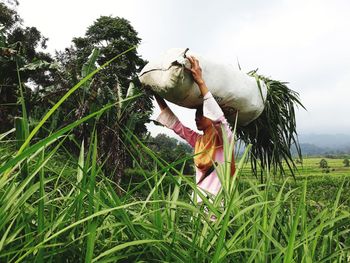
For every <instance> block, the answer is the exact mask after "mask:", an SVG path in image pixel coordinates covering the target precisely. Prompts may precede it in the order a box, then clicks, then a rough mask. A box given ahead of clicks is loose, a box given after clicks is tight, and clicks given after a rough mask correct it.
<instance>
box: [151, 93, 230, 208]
mask: <svg viewBox="0 0 350 263" xmlns="http://www.w3.org/2000/svg"><path fill="white" fill-rule="evenodd" d="M203 99H204V102H203V115H204V116H205V117H207V118H209V119H211V120H212V121H213V122H214V125H219V126H221V125H220V124H222V125H223V127H224V130H225V131H226V134H227V137H228V139H229V141H230V140H231V138H232V131H231V129H230V127H229V125H228V122H227V120H226V118H225V116H224V113H223V112H222V110H221V108H220V106H219V105H218V104H217V102H216V100H215V99H214V97H213V95H212V94H211V93H210V92H208V93H207V94H206V95H205V96H204V97H203ZM157 121H158V122H160V123H161V124H163V125H164V126H166V127H168V128H170V129H172V130H173V131H174V132H175V133H176V134H178V135H179V136H180V137H182V138H183V139H185V140H186V141H187V142H188V143H189V144H190V145H191V146H192V147H193V148H194V147H195V144H196V141H197V140H198V139H199V138H200V137H201V136H203V135H202V134H199V133H198V132H196V131H193V130H191V129H190V128H188V127H186V126H184V125H183V124H182V123H181V122H180V121H179V119H178V118H177V117H176V116H175V114H174V113H173V112H172V111H171V110H170V108H169V107H167V108H165V109H163V110H162V112H161V113H160V115H159V116H158V118H157ZM213 161H215V162H217V163H223V162H224V161H225V156H224V149H223V146H221V147H219V148H217V149H216V151H215V158H214V160H213ZM203 175H204V173H203V172H202V171H201V170H200V169H198V168H197V167H196V182H197V184H198V182H199V180H200V179H201V178H202V176H203ZM198 186H199V187H200V188H201V189H202V190H204V191H207V192H209V193H211V194H213V195H216V194H217V193H218V192H219V190H220V188H221V183H220V180H219V177H218V176H217V173H216V170H215V169H214V171H213V172H212V173H211V174H210V175H208V176H207V177H206V178H205V179H204V180H203V181H202V182H200V183H199V184H198ZM202 192H203V191H202ZM203 193H204V194H205V192H203ZM197 200H198V202H200V201H201V198H200V197H199V196H198V197H197Z"/></svg>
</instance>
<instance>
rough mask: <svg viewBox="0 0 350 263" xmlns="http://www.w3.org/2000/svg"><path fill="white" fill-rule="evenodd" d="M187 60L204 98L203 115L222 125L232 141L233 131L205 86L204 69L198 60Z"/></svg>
mask: <svg viewBox="0 0 350 263" xmlns="http://www.w3.org/2000/svg"><path fill="white" fill-rule="evenodd" d="M187 59H188V60H189V61H190V63H191V69H189V70H190V71H191V73H192V76H193V80H194V81H195V82H196V83H197V85H198V88H199V90H200V92H201V94H202V96H203V101H204V102H203V115H204V116H205V117H207V118H208V119H211V120H212V121H213V122H214V123H222V124H223V126H224V129H225V131H226V134H227V136H228V138H229V140H231V138H232V131H231V129H230V127H229V125H228V122H227V120H226V118H225V115H224V113H223V112H222V110H221V108H220V106H219V104H218V103H217V102H216V100H215V98H214V97H213V95H212V94H211V92H209V90H208V87H207V85H206V84H205V81H204V79H203V76H202V68H201V67H200V65H199V61H198V59H197V58H195V57H194V56H188V57H187Z"/></svg>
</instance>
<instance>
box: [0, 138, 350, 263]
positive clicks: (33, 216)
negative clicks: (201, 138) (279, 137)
mask: <svg viewBox="0 0 350 263" xmlns="http://www.w3.org/2000/svg"><path fill="white" fill-rule="evenodd" d="M129 135H130V136H129V137H128V138H129V140H130V141H129V143H130V144H129V145H130V148H133V149H134V150H137V151H138V153H139V154H140V155H148V154H152V151H149V149H148V148H147V147H146V146H145V145H143V144H142V143H141V142H140V141H137V138H135V136H134V135H132V134H129ZM92 137H93V138H95V139H94V140H96V137H95V136H92ZM62 139H64V138H62V137H61V138H59V137H57V138H56V139H55V141H56V143H57V142H58V141H61V140H62ZM132 141H133V142H132ZM61 142H62V141H61ZM82 145H84V144H82ZM96 145H97V143H96V142H92V143H91V144H88V151H87V154H86V156H85V157H82V156H83V155H81V157H79V158H76V157H75V156H74V155H71V154H70V153H69V152H65V153H64V156H62V157H60V155H61V154H59V153H58V151H59V149H60V148H62V143H59V144H57V146H56V147H52V148H51V149H46V150H45V155H43V154H40V153H42V148H40V149H37V151H36V152H34V154H33V156H35V155H36V156H37V157H36V158H29V159H30V165H29V176H28V178H27V179H26V180H24V181H22V180H19V178H20V176H19V175H20V172H19V171H17V170H12V171H11V176H9V177H7V179H6V180H4V177H3V173H0V178H1V180H0V200H1V202H0V236H1V240H0V260H1V261H5V262H17V261H18V262H20V261H29V262H31V261H39V262H40V261H43V262H56V261H58V260H60V259H62V258H65V260H66V261H68V262H81V261H83V260H85V261H89V262H99V261H108V262H111V261H112V262H115V261H121V262H124V261H127V262H138V261H144V262H150V261H167V262H188V261H189V259H190V260H192V261H193V262H249V261H254V260H256V261H258V262H291V261H294V262H302V261H303V258H308V261H309V262H319V261H322V260H324V259H327V260H328V259H329V260H331V261H332V262H333V261H338V262H342V261H344V259H346V258H347V257H348V256H349V251H348V247H349V246H350V243H349V239H348V238H347V237H348V235H349V225H350V221H349V218H350V217H349V216H350V214H349V207H346V206H344V205H345V204H344V202H343V200H344V199H342V198H343V194H344V192H346V191H345V189H348V187H349V185H348V183H345V182H344V181H339V182H338V183H335V184H334V189H333V188H332V190H331V191H332V195H331V196H329V197H327V198H328V205H327V206H322V205H319V204H317V203H316V204H315V202H314V201H313V200H312V199H309V196H308V193H309V191H310V190H312V189H313V185H314V184H316V182H313V183H309V180H304V181H303V182H301V183H300V185H302V187H299V185H297V186H296V187H291V186H292V185H293V183H292V182H291V180H287V181H282V182H281V183H274V182H273V181H272V180H271V178H269V179H268V180H267V182H266V183H265V184H259V183H257V181H256V180H249V179H244V178H242V177H241V175H240V171H241V169H242V168H243V166H244V163H245V160H244V159H245V157H246V156H247V152H246V153H245V155H244V156H243V158H242V160H241V162H240V163H239V164H238V169H237V173H236V175H235V177H233V178H232V177H231V180H230V181H224V182H223V191H222V192H221V193H219V195H218V196H217V197H216V198H215V199H210V198H206V197H204V196H202V198H203V200H204V204H205V205H199V204H196V203H193V202H192V201H191V197H190V196H191V192H192V191H195V192H196V193H197V194H200V192H198V190H197V188H196V186H195V184H194V183H193V181H192V180H190V179H189V178H188V177H186V176H184V175H183V174H182V173H181V172H179V171H176V170H174V169H173V164H168V165H166V164H163V162H162V161H161V160H159V159H158V158H157V157H156V156H154V155H153V156H151V158H152V160H153V161H154V163H157V165H156V166H157V169H155V172H152V173H150V174H149V175H148V178H147V180H144V181H141V182H140V183H139V184H138V185H134V186H130V187H129V189H128V191H127V192H125V194H124V195H123V196H117V195H116V194H115V192H114V190H113V188H114V184H113V182H111V181H110V180H109V179H108V178H107V177H106V176H105V175H104V174H103V172H102V169H101V167H100V166H99V165H98V162H97V160H98V152H97V148H96ZM137 145H138V146H139V148H137ZM30 147H34V145H32V146H30ZM82 147H83V146H82ZM135 147H136V148H135ZM226 147H227V146H225V148H226ZM0 149H1V147H0ZM82 152H84V149H82ZM30 156H31V155H29V154H27V155H26V156H25V157H30ZM145 157H146V156H145ZM135 161H136V160H135ZM19 163H20V161H19V162H17V164H19ZM0 168H1V167H0ZM39 171H40V183H39V182H37V183H35V177H36V176H38V172H39ZM140 172H141V174H142V171H141V170H140ZM218 172H219V173H220V178H226V175H225V169H224V166H220V167H218ZM76 173H79V174H81V176H82V177H79V178H81V179H79V180H78V179H77V177H76ZM228 178H230V177H228ZM165 180H167V182H166V181H165ZM31 182H33V184H31ZM30 184H31V187H26V186H28V185H30ZM325 187H327V185H325ZM345 187H347V188H345ZM185 188H189V189H191V191H185V190H184V189H185ZM141 189H143V193H144V195H137V194H136V193H138V192H139V191H140V190H141ZM334 193H335V194H334ZM38 200H39V202H38ZM325 200H327V199H325ZM39 211H40V213H41V214H39ZM38 214H39V215H41V216H42V217H41V219H38ZM214 216H215V218H216V219H215V220H213V219H211V218H214ZM43 219H44V220H43Z"/></svg>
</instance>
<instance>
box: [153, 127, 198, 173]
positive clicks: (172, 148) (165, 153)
mask: <svg viewBox="0 0 350 263" xmlns="http://www.w3.org/2000/svg"><path fill="white" fill-rule="evenodd" d="M148 145H149V147H150V149H152V150H153V151H154V152H155V153H157V154H158V155H159V156H160V157H161V158H162V159H164V160H165V161H166V162H168V163H173V162H175V161H177V160H180V159H184V158H186V157H190V156H191V155H192V153H193V150H192V148H191V147H190V146H189V145H188V144H187V143H184V142H179V141H178V140H177V139H175V138H170V137H169V136H167V135H165V134H162V133H161V134H158V135H157V136H156V137H151V138H150V139H149V142H148ZM175 168H176V169H177V170H180V169H181V168H182V163H180V164H178V165H176V166H175ZM183 173H184V174H187V175H188V174H193V173H194V170H193V159H192V158H190V159H189V160H187V161H186V164H185V167H184V170H183Z"/></svg>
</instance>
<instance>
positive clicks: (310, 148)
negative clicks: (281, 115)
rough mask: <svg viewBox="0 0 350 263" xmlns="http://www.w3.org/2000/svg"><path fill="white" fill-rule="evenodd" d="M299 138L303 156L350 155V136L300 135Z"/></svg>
mask: <svg viewBox="0 0 350 263" xmlns="http://www.w3.org/2000/svg"><path fill="white" fill-rule="evenodd" d="M298 137H299V143H300V148H301V151H302V153H303V155H324V154H350V135H346V134H300V135H299V136H298ZM293 153H296V151H295V149H294V150H293Z"/></svg>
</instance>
